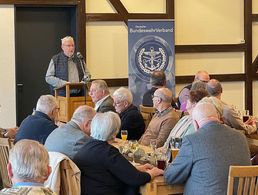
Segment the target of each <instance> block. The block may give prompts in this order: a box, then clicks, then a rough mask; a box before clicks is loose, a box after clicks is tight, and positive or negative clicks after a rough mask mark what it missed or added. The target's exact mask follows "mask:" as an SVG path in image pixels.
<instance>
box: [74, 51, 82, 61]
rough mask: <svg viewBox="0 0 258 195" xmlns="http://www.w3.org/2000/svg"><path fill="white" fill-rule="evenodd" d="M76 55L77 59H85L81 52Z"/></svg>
mask: <svg viewBox="0 0 258 195" xmlns="http://www.w3.org/2000/svg"><path fill="white" fill-rule="evenodd" d="M76 55H77V57H78V58H79V59H81V60H82V59H83V56H82V54H81V52H77V53H76Z"/></svg>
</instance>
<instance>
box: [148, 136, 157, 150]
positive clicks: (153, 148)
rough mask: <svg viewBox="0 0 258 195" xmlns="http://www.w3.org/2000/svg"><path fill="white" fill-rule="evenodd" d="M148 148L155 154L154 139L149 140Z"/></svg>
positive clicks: (155, 145) (155, 143)
mask: <svg viewBox="0 0 258 195" xmlns="http://www.w3.org/2000/svg"><path fill="white" fill-rule="evenodd" d="M150 147H151V149H152V151H153V153H155V151H156V149H157V141H156V139H151V140H150Z"/></svg>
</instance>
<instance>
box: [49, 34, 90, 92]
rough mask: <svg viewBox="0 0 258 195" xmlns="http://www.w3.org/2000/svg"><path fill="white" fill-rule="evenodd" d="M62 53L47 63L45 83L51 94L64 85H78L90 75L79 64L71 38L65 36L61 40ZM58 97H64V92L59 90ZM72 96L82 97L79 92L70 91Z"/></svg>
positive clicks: (79, 60) (81, 64) (80, 63)
mask: <svg viewBox="0 0 258 195" xmlns="http://www.w3.org/2000/svg"><path fill="white" fill-rule="evenodd" d="M61 48H62V51H61V52H60V53H58V54H56V55H54V56H53V57H52V58H51V60H50V63H49V66H48V69H47V73H46V77H45V79H46V82H47V83H48V84H49V87H50V92H51V94H54V88H56V87H61V86H63V85H65V84H66V83H69V82H70V83H78V82H80V81H82V80H84V81H85V80H89V79H90V77H91V75H90V72H89V71H88V69H87V68H85V67H84V65H83V63H82V62H81V59H80V58H79V57H80V56H77V55H75V54H74V52H75V44H74V40H73V37H71V36H66V37H64V38H62V39H61ZM59 93H60V94H59V95H63V96H64V95H65V91H64V90H59ZM71 95H72V96H79V95H83V93H82V91H80V90H71Z"/></svg>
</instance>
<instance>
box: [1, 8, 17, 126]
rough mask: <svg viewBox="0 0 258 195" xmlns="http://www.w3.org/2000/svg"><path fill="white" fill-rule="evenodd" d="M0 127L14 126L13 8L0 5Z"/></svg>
mask: <svg viewBox="0 0 258 195" xmlns="http://www.w3.org/2000/svg"><path fill="white" fill-rule="evenodd" d="M0 16H1V17H0V45H1V47H0V105H1V107H0V126H1V127H12V126H15V125H16V103H15V101H16V97H15V96H16V94H15V44H14V6H11V5H0Z"/></svg>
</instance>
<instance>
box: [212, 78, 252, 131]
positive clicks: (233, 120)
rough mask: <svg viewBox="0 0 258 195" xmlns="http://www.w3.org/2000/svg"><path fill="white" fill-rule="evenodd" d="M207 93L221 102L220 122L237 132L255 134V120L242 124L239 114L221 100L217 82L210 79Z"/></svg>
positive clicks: (219, 87)
mask: <svg viewBox="0 0 258 195" xmlns="http://www.w3.org/2000/svg"><path fill="white" fill-rule="evenodd" d="M207 91H208V93H209V95H210V96H211V97H216V98H217V99H219V101H220V102H221V104H222V110H223V113H222V120H223V122H224V123H225V124H226V125H228V126H230V127H232V128H235V129H238V130H244V131H245V132H246V134H252V133H256V132H257V130H256V128H257V127H256V124H255V119H253V118H250V119H249V120H247V121H246V122H243V119H242V117H241V116H240V115H239V112H238V111H237V110H236V109H234V107H233V106H229V105H228V104H226V103H225V102H223V101H222V100H221V95H222V86H221V83H220V82H219V81H218V80H216V79H211V80H210V81H209V82H208V83H207ZM215 106H216V105H215Z"/></svg>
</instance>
